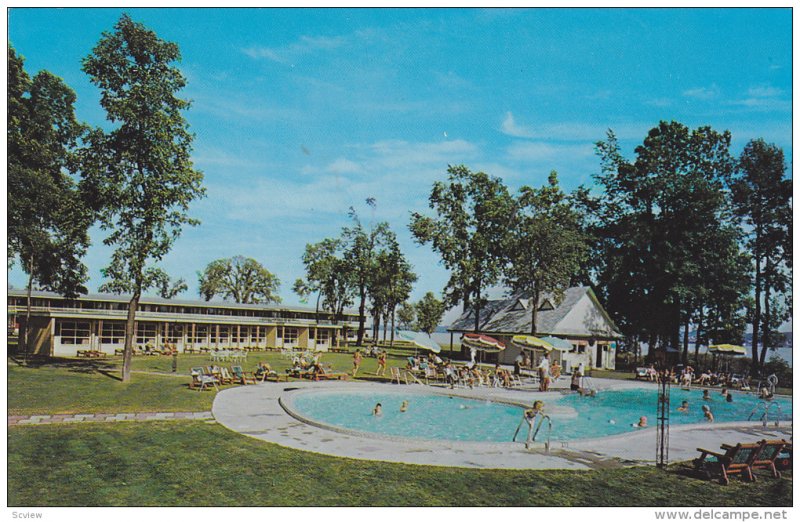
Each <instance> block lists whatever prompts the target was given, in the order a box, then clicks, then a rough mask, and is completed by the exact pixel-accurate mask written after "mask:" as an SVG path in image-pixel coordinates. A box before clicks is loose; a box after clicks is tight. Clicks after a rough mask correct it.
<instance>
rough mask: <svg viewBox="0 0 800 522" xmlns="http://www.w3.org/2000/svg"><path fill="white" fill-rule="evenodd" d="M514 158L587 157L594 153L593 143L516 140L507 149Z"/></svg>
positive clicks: (525, 159) (553, 158) (554, 158)
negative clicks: (552, 142) (565, 143)
mask: <svg viewBox="0 0 800 522" xmlns="http://www.w3.org/2000/svg"><path fill="white" fill-rule="evenodd" d="M507 152H508V155H509V157H510V158H511V159H513V160H517V161H519V160H524V161H542V160H556V159H560V158H565V157H572V158H574V157H586V156H593V155H594V148H593V145H592V144H591V143H585V144H567V145H564V144H551V143H544V142H541V141H539V142H516V143H512V144H511V145H510V146H509V147H508V149H507Z"/></svg>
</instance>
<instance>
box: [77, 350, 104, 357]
mask: <svg viewBox="0 0 800 522" xmlns="http://www.w3.org/2000/svg"><path fill="white" fill-rule="evenodd" d="M77 354H78V357H97V358H99V357H105V356H106V354H105V353H104V352H101V351H100V350H78V352H77Z"/></svg>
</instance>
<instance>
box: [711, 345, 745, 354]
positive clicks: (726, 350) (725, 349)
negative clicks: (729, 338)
mask: <svg viewBox="0 0 800 522" xmlns="http://www.w3.org/2000/svg"><path fill="white" fill-rule="evenodd" d="M708 351H709V353H718V354H725V355H747V348H745V347H744V346H737V345H735V344H711V345H709V346H708Z"/></svg>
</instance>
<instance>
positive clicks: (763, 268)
mask: <svg viewBox="0 0 800 522" xmlns="http://www.w3.org/2000/svg"><path fill="white" fill-rule="evenodd" d="M785 173H786V163H785V160H784V156H783V150H781V149H780V148H779V147H777V146H775V145H773V144H768V143H766V142H764V140H762V139H758V140H752V141H750V142H749V143H748V144H747V145H746V146H745V148H744V151H742V154H741V157H740V159H739V165H738V169H737V174H736V176H735V178H734V180H733V182H732V183H731V192H732V194H733V203H734V210H735V213H736V216H737V217H738V218H739V219H740V220H741V223H742V225H743V228H744V229H745V230H746V231H747V235H746V238H745V247H746V248H747V249H748V251H749V252H750V254H751V256H752V259H753V265H754V267H753V282H754V287H755V288H754V292H755V296H754V300H753V310H752V313H751V318H752V325H753V369H754V371H756V372H757V371H758V369H759V367H761V366H763V364H764V359H765V357H766V353H767V349H768V348H769V347H770V346H771V343H770V340H771V337H770V334H769V332H770V330H771V329H772V328H774V327H775V325H779V324H780V323H781V322H782V321H783V320H784V319H785V318H786V317H787V313H786V312H788V309H787V308H784V307H782V306H781V304H780V302H779V301H778V300H776V299H774V298H773V296H774V294H773V293H777V294H784V295H785V293H786V292H788V290H789V287H790V286H791V267H792V264H791V263H792V260H791V258H792V209H791V208H792V180H791V179H787V178H786V177H785ZM762 303H763V308H762ZM775 305H777V306H775ZM781 311H783V313H781ZM776 312H778V313H776ZM762 332H763V335H762ZM765 339H766V342H763V341H764V340H765ZM759 342H762V344H763V348H762V350H761V353H760V354H759V353H758V345H759Z"/></svg>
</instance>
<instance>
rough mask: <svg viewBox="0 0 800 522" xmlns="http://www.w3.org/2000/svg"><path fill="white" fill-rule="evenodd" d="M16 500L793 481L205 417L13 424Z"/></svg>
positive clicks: (461, 502)
mask: <svg viewBox="0 0 800 522" xmlns="http://www.w3.org/2000/svg"><path fill="white" fill-rule="evenodd" d="M8 455H9V460H8V470H9V476H8V503H9V505H10V506H95V505H103V506H145V505H148V506H149V505H161V506H167V505H169V506H405V505H410V506H449V505H457V506H486V505H488V506H529V505H546V506H575V505H578V506H587V505H590V506H632V505H645V506H659V505H666V506H678V505H686V506H699V505H706V506H754V505H761V506H787V505H791V502H792V497H791V495H792V491H791V488H792V481H791V480H786V479H783V480H774V479H771V478H767V477H763V476H762V478H761V479H760V480H759V481H758V482H757V483H754V484H750V483H744V482H742V481H740V480H738V479H734V480H733V481H732V482H731V484H730V485H729V486H727V487H724V486H720V485H719V484H717V483H716V482H708V481H703V480H699V479H697V478H694V477H693V476H691V475H688V474H687V473H686V472H685V471H684V469H683V467H681V466H677V467H673V468H671V469H670V470H668V471H666V472H662V471H659V470H656V469H654V468H632V469H619V470H610V471H588V472H578V471H557V470H548V471H499V470H464V469H453V468H440V467H427V466H411V465H400V464H387V463H378V462H366V461H358V460H350V459H341V458H334V457H328V456H324V455H318V454H313V453H306V452H301V451H295V450H290V449H286V448H282V447H280V446H277V445H274V444H269V443H265V442H262V441H258V440H255V439H250V438H247V437H244V436H241V435H238V434H233V433H231V432H229V431H227V430H225V429H224V428H222V427H221V426H219V425H214V424H207V423H202V422H197V421H185V422H177V421H176V422H171V423H166V422H150V423H147V424H144V423H120V424H92V425H62V426H52V425H51V426H37V427H16V428H10V429H9V433H8Z"/></svg>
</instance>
